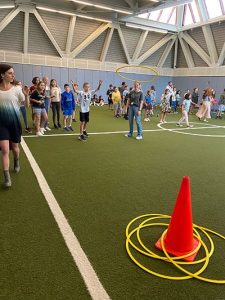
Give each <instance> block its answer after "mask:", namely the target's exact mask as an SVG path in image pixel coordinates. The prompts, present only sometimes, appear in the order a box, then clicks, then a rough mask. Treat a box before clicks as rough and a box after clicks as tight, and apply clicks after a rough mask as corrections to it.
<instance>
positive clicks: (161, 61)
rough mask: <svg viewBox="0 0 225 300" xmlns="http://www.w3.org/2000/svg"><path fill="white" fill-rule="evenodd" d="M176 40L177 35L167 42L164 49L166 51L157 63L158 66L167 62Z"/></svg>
mask: <svg viewBox="0 0 225 300" xmlns="http://www.w3.org/2000/svg"><path fill="white" fill-rule="evenodd" d="M175 41H176V36H174V38H173V39H172V40H171V41H169V42H168V43H167V45H166V49H165V50H164V52H163V54H162V56H161V57H160V60H159V62H158V65H157V67H158V68H161V67H163V65H164V63H165V61H166V59H167V57H168V55H169V54H170V51H171V49H172V47H173V45H174V43H175Z"/></svg>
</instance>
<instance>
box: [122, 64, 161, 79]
mask: <svg viewBox="0 0 225 300" xmlns="http://www.w3.org/2000/svg"><path fill="white" fill-rule="evenodd" d="M125 68H142V69H147V70H150V71H153V72H154V75H151V76H155V77H154V78H153V79H149V80H139V79H132V78H129V77H127V76H124V75H122V74H121V73H120V71H121V70H122V69H125ZM116 74H117V75H118V76H120V77H121V78H123V79H125V80H130V81H133V82H134V81H139V82H144V83H152V82H155V81H156V80H157V79H158V77H159V75H160V74H159V72H158V71H157V70H155V69H154V68H151V67H148V66H141V65H140V66H137V65H124V66H121V67H119V68H117V69H116ZM141 75H146V74H141Z"/></svg>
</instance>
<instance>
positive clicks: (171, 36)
mask: <svg viewBox="0 0 225 300" xmlns="http://www.w3.org/2000/svg"><path fill="white" fill-rule="evenodd" d="M173 38H174V35H169V34H168V35H166V36H165V37H164V38H162V39H161V40H160V41H159V42H158V43H156V44H155V45H154V46H153V47H152V48H150V49H149V50H148V51H146V52H145V53H144V54H143V55H142V56H140V57H139V58H138V59H137V63H138V64H141V63H142V62H143V61H145V60H146V59H147V58H148V57H150V56H151V55H152V54H153V53H155V52H156V51H157V50H159V49H160V48H161V47H162V46H164V45H165V44H166V43H168V42H169V41H170V40H171V39H173Z"/></svg>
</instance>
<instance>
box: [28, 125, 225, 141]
mask: <svg viewBox="0 0 225 300" xmlns="http://www.w3.org/2000/svg"><path fill="white" fill-rule="evenodd" d="M167 124H170V123H167ZM157 126H158V127H159V124H158V125H157ZM208 126H213V127H210V128H214V127H215V128H225V127H223V126H216V125H208ZM208 128H209V127H194V128H186V127H184V128H179V127H177V128H171V129H169V130H190V129H208ZM165 130H167V129H165V128H163V127H159V128H158V129H144V130H143V132H158V131H159V132H160V131H165ZM134 132H137V131H136V130H135V131H134ZM122 133H128V130H124V131H102V132H89V133H88V134H89V135H109V134H122ZM79 135H80V134H79V133H56V134H45V135H43V136H42V137H59V136H79ZM23 137H24V138H36V137H37V136H36V135H26V136H23Z"/></svg>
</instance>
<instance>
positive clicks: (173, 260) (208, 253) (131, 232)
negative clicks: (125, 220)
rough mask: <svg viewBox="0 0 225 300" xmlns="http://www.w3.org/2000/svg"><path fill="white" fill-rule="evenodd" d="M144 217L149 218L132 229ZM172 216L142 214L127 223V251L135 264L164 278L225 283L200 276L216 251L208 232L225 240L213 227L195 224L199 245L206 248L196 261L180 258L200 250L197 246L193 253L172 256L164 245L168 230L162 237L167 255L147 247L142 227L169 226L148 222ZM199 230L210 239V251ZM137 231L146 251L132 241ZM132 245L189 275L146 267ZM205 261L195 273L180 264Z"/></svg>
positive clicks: (142, 252) (138, 250)
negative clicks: (174, 273) (157, 270)
mask: <svg viewBox="0 0 225 300" xmlns="http://www.w3.org/2000/svg"><path fill="white" fill-rule="evenodd" d="M143 218H147V219H145V220H144V221H142V222H141V223H140V224H139V225H138V226H136V227H135V228H134V229H132V230H131V226H132V225H133V224H134V223H135V222H136V221H138V220H139V219H143ZM170 218H171V216H168V215H163V214H146V215H142V216H139V217H136V218H135V219H133V220H131V222H130V223H129V224H128V225H127V228H126V250H127V253H128V255H129V256H130V258H131V259H132V260H133V262H134V263H135V264H137V265H138V266H139V267H140V268H141V269H143V270H144V271H146V272H148V273H150V274H152V275H154V276H157V277H161V278H164V279H170V280H186V279H191V278H196V279H199V280H201V281H205V282H208V283H217V284H224V283H225V280H217V279H210V278H205V277H202V276H199V275H200V274H201V273H203V272H204V271H205V270H206V268H207V266H208V264H209V260H210V257H211V256H212V254H213V252H214V243H213V240H212V238H211V237H210V235H209V234H208V232H209V233H211V234H214V235H216V236H218V237H220V238H222V239H224V240H225V236H223V235H221V234H219V233H217V232H215V231H213V230H211V229H208V228H204V227H201V226H198V225H195V224H193V229H194V236H195V237H196V238H197V239H198V240H199V242H200V245H199V247H200V246H201V245H202V246H203V248H204V250H205V257H204V258H202V259H199V260H197V261H194V262H183V261H178V260H179V259H182V258H185V257H187V256H190V255H191V254H194V253H195V252H197V251H198V248H197V250H196V249H195V250H194V251H193V252H192V253H189V254H188V255H185V256H182V257H171V256H170V255H169V254H168V253H167V251H166V249H165V245H164V237H165V234H166V231H167V230H165V231H164V233H163V235H162V237H161V242H162V248H163V252H164V254H165V256H159V255H157V254H156V253H154V252H152V251H151V250H150V249H149V248H148V247H146V246H145V245H144V243H143V241H142V240H141V237H140V231H141V229H143V228H146V227H150V226H167V227H168V225H169V224H167V223H148V222H151V221H152V220H155V219H170ZM146 223H147V224H146ZM198 230H200V231H201V232H202V233H203V234H204V235H205V236H206V238H207V239H208V240H209V243H210V248H211V249H210V251H209V249H208V247H207V246H206V244H205V242H204V241H203V240H202V239H201V236H200V234H199V232H198ZM135 233H136V236H137V240H138V242H139V244H140V245H141V247H142V248H143V249H144V250H145V251H144V250H142V249H140V248H139V247H138V246H137V245H135V244H134V243H133V242H132V236H133V235H134V234H135ZM130 246H131V247H133V248H134V249H135V250H136V251H137V252H139V253H141V254H143V255H145V256H148V257H151V258H154V259H159V260H162V261H166V262H169V263H172V264H173V265H174V266H175V267H177V268H178V269H179V270H180V271H182V272H183V273H185V274H187V275H188V276H183V277H175V276H174V277H173V276H167V275H164V274H160V273H157V272H155V271H153V270H151V269H149V268H147V267H145V266H144V265H143V264H141V263H140V262H139V261H138V260H137V259H136V258H135V257H134V256H133V254H132V253H131V249H130ZM203 262H204V265H203V267H202V268H201V269H200V270H199V271H197V272H195V273H192V272H189V271H187V270H186V269H184V268H183V267H181V266H180V265H194V264H199V263H203Z"/></svg>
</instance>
